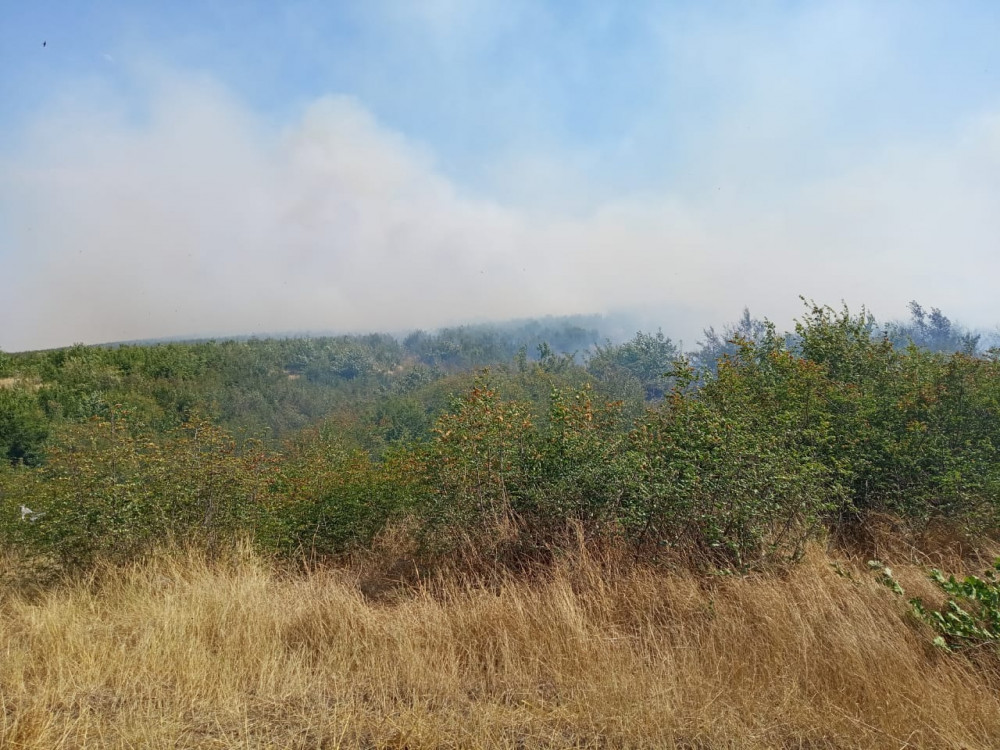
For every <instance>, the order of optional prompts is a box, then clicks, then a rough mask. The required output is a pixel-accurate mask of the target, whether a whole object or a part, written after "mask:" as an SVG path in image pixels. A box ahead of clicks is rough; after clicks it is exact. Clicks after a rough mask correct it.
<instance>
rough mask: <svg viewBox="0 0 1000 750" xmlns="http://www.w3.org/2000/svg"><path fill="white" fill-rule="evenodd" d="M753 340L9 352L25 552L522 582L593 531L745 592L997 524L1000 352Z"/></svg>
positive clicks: (14, 515)
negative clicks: (726, 570)
mask: <svg viewBox="0 0 1000 750" xmlns="http://www.w3.org/2000/svg"><path fill="white" fill-rule="evenodd" d="M932 323H933V321H932ZM938 323H940V321H938ZM938 323H933V324H934V325H938ZM928 325H929V324H928ZM938 327H939V328H940V325H938ZM730 333H732V338H730V339H729V340H728V341H727V342H725V344H724V345H722V344H721V343H720V342H719V341H717V340H714V339H713V340H711V341H709V342H708V344H706V346H708V345H709V344H710V345H711V346H709V347H708V348H703V351H702V352H701V353H699V355H698V357H696V358H694V359H692V360H689V359H685V358H684V357H682V356H681V355H680V354H679V353H678V351H677V350H676V348H675V347H674V346H673V344H672V343H671V342H670V341H669V339H666V338H665V337H663V336H662V334H657V335H652V336H650V335H645V334H639V335H638V336H636V337H635V338H634V339H632V340H631V341H627V342H625V343H624V344H621V345H609V346H606V347H598V348H597V349H596V350H595V353H594V355H593V356H592V357H590V359H589V361H588V363H587V365H586V366H582V365H580V364H579V363H577V361H576V358H575V356H574V355H572V354H567V353H557V352H556V351H555V350H553V349H552V348H551V347H549V346H546V345H539V346H538V347H537V351H538V356H537V358H534V359H530V360H529V359H528V357H527V352H526V349H525V348H524V346H523V345H522V346H521V347H520V348H518V349H516V350H513V351H514V353H513V355H511V354H510V352H511V347H512V346H513V344H515V343H518V340H517V339H511V338H509V337H507V338H505V337H504V335H501V333H500V332H498V331H497V330H492V329H483V330H479V331H478V332H477V330H476V329H453V330H452V331H451V332H448V333H447V334H446V335H440V336H430V335H426V334H420V335H415V336H413V337H410V339H407V340H406V341H405V342H403V343H401V344H400V343H397V342H396V341H395V340H394V339H391V338H390V337H380V336H372V337H342V338H338V339H332V338H329V339H317V340H289V341H280V342H225V343H222V344H212V343H204V344H187V345H168V346H157V347H120V348H118V349H92V348H86V347H73V348H71V349H67V350H63V351H60V352H48V353H39V354H33V355H26V356H23V357H21V356H15V357H10V358H9V359H8V360H5V364H4V367H5V368H6V370H7V372H9V373H13V374H12V375H11V376H10V377H8V379H7V383H8V384H9V385H11V386H12V387H5V388H3V389H0V451H2V452H3V455H4V457H5V461H4V462H3V463H4V468H3V470H2V472H0V493H2V494H0V498H2V503H3V505H2V511H3V512H2V516H0V543H2V544H3V545H4V546H6V547H8V548H16V549H18V550H20V551H21V553H22V554H24V555H26V556H27V557H31V558H33V559H36V560H44V561H47V563H51V564H55V565H57V566H62V567H63V568H72V567H81V566H86V565H88V564H90V562H91V561H93V560H94V559H96V558H98V557H113V558H117V559H122V560H124V559H129V558H132V557H135V556H137V555H142V554H145V552H146V551H148V550H149V549H151V548H153V547H154V546H156V545H157V544H159V543H162V542H163V540H165V539H168V538H171V537H174V538H182V539H185V540H190V541H194V542H197V543H200V544H205V545H208V546H213V545H219V544H221V543H223V542H224V541H227V540H231V539H234V538H236V537H241V536H249V537H251V538H252V539H254V540H255V541H256V543H257V544H258V546H260V547H261V548H264V549H267V550H270V551H273V552H276V553H281V554H286V555H292V554H315V555H337V554H342V553H345V552H349V551H350V550H352V549H356V548H358V547H366V546H368V545H370V544H372V542H373V540H375V539H377V538H378V536H379V534H380V533H381V532H382V531H383V530H384V529H385V528H386V526H387V524H390V523H392V522H394V521H400V522H402V521H405V524H402V525H405V526H406V528H409V529H413V530H415V532H416V533H415V536H414V539H413V541H414V543H415V544H416V543H419V544H422V545H423V546H424V547H423V553H424V554H428V555H441V554H447V553H449V552H451V551H454V550H456V549H457V548H460V547H461V548H463V549H466V550H473V551H478V552H480V553H484V554H487V555H489V556H495V557H498V558H503V559H518V558H519V557H523V556H533V555H539V554H547V551H548V550H551V549H552V548H553V547H554V546H555V545H558V544H559V542H560V539H561V538H563V536H564V535H565V532H566V530H567V528H568V527H569V526H572V527H573V528H574V529H577V530H582V531H583V532H584V533H585V534H587V535H590V536H592V537H597V536H600V537H602V538H608V539H613V540H614V541H615V542H616V543H617V544H623V545H627V546H628V548H629V549H631V550H632V551H633V552H634V554H635V555H636V556H637V557H639V558H641V559H647V560H650V561H655V560H658V559H661V558H663V557H664V556H670V555H673V554H675V552H676V551H678V550H680V551H684V552H691V551H697V552H698V553H699V554H700V555H701V557H702V559H707V560H713V561H715V562H716V563H717V564H719V565H722V566H725V567H736V568H740V569H745V568H749V567H753V566H756V565H759V564H762V563H766V562H768V561H772V560H787V559H794V558H795V557H796V556H798V555H799V554H800V553H801V551H802V549H803V545H804V543H805V542H806V541H807V540H808V539H809V538H811V537H813V536H815V535H819V534H822V533H824V531H825V530H826V529H828V528H830V527H837V528H838V529H840V530H848V531H849V529H850V528H851V526H852V525H853V524H857V523H860V522H862V521H863V519H864V518H865V516H866V515H867V514H869V513H872V512H880V513H885V512H888V513H891V514H894V515H895V516H896V517H898V518H900V519H901V520H903V521H904V522H907V523H911V524H914V525H919V524H924V523H926V522H927V521H929V520H930V519H932V518H939V517H945V518H948V519H950V520H951V521H952V522H953V523H957V524H961V525H965V526H966V527H968V528H970V529H972V530H974V531H977V532H979V533H991V532H992V531H993V530H994V529H996V527H997V522H998V518H1000V516H998V511H1000V503H998V499H1000V452H998V447H1000V361H998V359H997V357H996V356H994V355H993V354H990V353H987V354H976V353H975V352H973V351H968V350H967V351H964V352H952V353H948V352H943V351H931V350H929V349H928V348H923V347H919V346H917V345H916V343H913V342H911V343H910V344H909V345H907V346H905V347H901V346H900V345H899V342H898V340H895V339H894V338H893V337H892V336H891V335H890V334H891V333H892V330H891V329H889V328H880V327H879V326H878V325H877V324H876V322H875V320H874V318H873V317H872V316H871V315H870V314H869V313H868V312H867V311H865V310H862V311H861V312H860V313H859V314H852V313H851V312H850V311H849V310H847V309H846V308H844V309H841V310H835V309H832V308H828V307H821V306H818V305H813V304H809V305H808V306H807V308H806V313H805V315H804V316H803V317H802V319H801V320H800V321H799V322H798V323H797V324H796V327H795V331H794V332H793V333H791V334H779V333H778V332H777V331H776V329H775V328H774V326H773V325H771V324H769V323H767V322H766V321H754V320H752V319H751V318H750V317H749V315H746V316H745V318H744V320H743V321H742V323H741V324H740V325H739V326H738V327H736V328H734V329H732V330H731V331H730ZM567 335H568V336H569V337H570V338H572V336H576V335H582V334H579V333H578V332H570V333H568V334H567ZM713 342H714V343H713ZM452 346H455V347H457V350H458V351H459V352H460V353H462V356H461V357H459V359H449V358H448V357H449V356H450V355H447V351H448V350H449V347H452ZM708 349H712V351H716V352H717V355H718V359H717V360H716V361H715V362H714V363H713V364H712V366H711V367H708V366H706V362H705V361H704V357H705V356H706V355H705V352H706V351H708ZM418 351H419V352H420V355H419V357H420V358H422V359H424V360H425V362H423V363H422V362H420V361H417V360H416V359H414V354H413V353H414V352H418ZM497 352H500V353H501V354H502V355H503V356H511V359H509V360H508V361H503V362H499V363H497V364H496V365H495V366H494V367H493V368H492V369H491V370H490V371H489V373H487V374H480V375H479V376H475V375H474V374H473V373H471V372H468V371H464V372H453V373H450V374H448V373H446V370H445V369H442V368H443V367H444V366H447V368H448V369H452V368H454V367H457V365H456V363H457V362H459V360H461V361H465V362H469V361H473V360H478V359H481V358H485V357H490V356H494V355H495V354H496V353H497ZM498 356H499V355H498ZM463 357H464V359H462V358H463ZM426 362H433V363H434V364H426ZM644 397H645V399H650V398H653V399H655V402H654V403H645V404H644V403H643V402H644ZM255 435H260V436H263V437H264V438H265V439H264V440H258V439H254V436H255ZM43 459H44V460H43ZM14 464H16V465H14ZM32 464H34V465H32ZM21 505H24V506H26V507H28V508H30V509H31V510H32V511H36V512H37V513H39V514H43V515H39V516H37V517H36V516H29V517H26V518H25V519H22V518H21V513H20V511H19V510H18V509H19V506H21ZM31 518H34V520H30V519H31Z"/></svg>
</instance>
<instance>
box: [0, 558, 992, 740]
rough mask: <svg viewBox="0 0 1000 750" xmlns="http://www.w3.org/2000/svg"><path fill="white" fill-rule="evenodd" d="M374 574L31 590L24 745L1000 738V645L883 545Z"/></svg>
mask: <svg viewBox="0 0 1000 750" xmlns="http://www.w3.org/2000/svg"><path fill="white" fill-rule="evenodd" d="M361 571H362V568H361V567H358V566H355V567H352V566H349V565H348V566H344V567H341V568H337V569H325V570H314V571H312V572H306V573H303V572H289V571H287V570H286V571H282V570H281V569H280V568H278V567H276V566H274V565H272V564H270V563H268V562H266V561H263V560H260V559H258V558H256V557H254V556H253V555H251V554H248V553H241V554H234V555H233V556H232V558H231V559H228V560H226V561H223V562H219V561H215V562H209V561H207V560H206V559H205V558H204V557H203V556H200V555H198V554H189V553H179V552H174V553H171V554H166V555H163V556H162V557H160V558H158V559H156V560H153V561H150V562H147V563H144V564H143V565H139V566H134V567H131V568H128V569H125V570H102V571H99V572H98V574H96V575H94V576H92V577H90V578H88V579H85V580H76V581H70V582H64V583H63V584H60V585H56V586H54V587H50V588H46V589H43V590H35V591H31V590H28V589H24V588H23V587H22V588H17V587H9V588H8V589H6V590H5V592H4V594H3V599H2V602H0V648H2V651H0V705H2V707H3V711H2V715H0V747H3V748H10V749H14V748H45V749H46V750H54V749H56V748H80V747H98V748H188V747H191V748H229V747H237V748H272V747H273V748H339V747H372V748H375V747H389V748H414V749H415V748H465V747H469V748H475V747H490V748H492V747H496V748H535V747H538V748H568V747H605V748H611V747H653V748H906V747H914V748H916V747H926V748H987V747H1000V693H998V690H997V688H998V685H1000V679H998V675H997V672H996V669H995V662H994V660H993V659H992V658H991V657H988V656H980V657H979V658H976V659H970V658H969V657H967V656H964V655H953V654H948V653H944V652H941V651H938V650H936V649H935V648H934V647H933V646H931V645H930V641H931V634H930V633H929V631H928V630H927V629H926V628H925V627H924V626H920V625H918V624H916V623H915V622H913V621H912V619H910V618H908V617H907V616H906V609H907V605H906V602H905V599H903V598H901V597H898V596H897V595H895V594H893V593H892V592H891V591H890V590H888V589H887V588H886V587H885V586H882V585H880V584H879V583H877V582H876V581H875V580H874V576H873V575H872V574H871V572H870V571H869V570H868V569H867V568H866V566H865V564H864V559H863V557H858V558H857V559H850V558H848V557H847V556H846V555H843V554H837V553H833V552H829V551H827V550H825V549H822V548H819V547H817V548H814V549H812V550H810V552H809V554H808V555H807V558H806V559H805V560H804V561H803V562H801V563H799V564H797V565H795V566H792V567H790V568H787V569H784V570H777V571H772V572H770V573H766V574H758V575H754V576H748V577H735V576H707V575H705V574H693V573H687V572H678V571H674V572H665V571H650V570H647V569H640V568H636V567H634V566H633V567H631V568H625V567H621V566H618V567H617V568H616V569H610V568H609V567H608V566H607V565H600V564H598V563H596V562H594V561H593V560H592V559H589V558H588V557H587V556H586V555H582V554H581V555H577V556H575V557H573V558H572V559H567V560H566V561H565V562H564V563H562V564H558V565H556V566H554V567H553V568H550V569H549V570H548V571H547V572H546V573H544V574H538V575H534V576H522V577H521V578H519V579H516V580H515V579H510V580H508V581H506V582H502V581H501V582H497V581H496V580H495V579H494V581H493V583H491V584H490V585H472V584H470V583H468V582H467V581H466V582H465V583H461V582H460V580H459V579H458V578H457V577H452V578H450V579H449V578H448V577H444V578H443V579H438V580H437V581H436V582H432V583H429V584H424V585H421V586H412V585H410V586H406V587H398V588H396V589H391V590H388V591H382V592H381V593H380V594H379V595H378V596H377V597H373V596H372V594H371V591H372V590H373V588H378V587H377V586H376V587H373V586H372V585H371V581H370V580H365V575H369V574H366V573H363V572H361ZM895 573H896V576H897V578H898V579H899V580H900V582H901V583H902V584H903V585H904V587H906V589H907V595H921V596H924V597H927V598H929V599H933V598H934V591H933V587H932V585H931V584H930V583H929V582H927V580H926V574H925V568H924V567H922V566H918V565H916V564H914V563H907V562H902V563H901V564H898V565H897V566H896V568H895ZM449 581H450V582H449Z"/></svg>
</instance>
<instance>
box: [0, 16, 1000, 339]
mask: <svg viewBox="0 0 1000 750" xmlns="http://www.w3.org/2000/svg"><path fill="white" fill-rule="evenodd" d="M997 39H1000V5H997V4H996V3H993V2H979V3H976V2H954V3H937V2H934V3H931V2H926V3H917V2H907V3H902V2H900V3H892V2H882V3H872V2H863V3H851V2H759V3H753V2H732V3H724V2H719V3H704V2H672V3H671V2H641V1H636V2H631V3H617V4H613V3H607V2H548V3H544V2H520V1H519V0H507V1H504V2H502V1H500V0H468V1H467V2H461V1H460V0H429V1H428V2H424V3H419V2H387V1H385V2H383V1H379V0H369V1H368V2H293V3H250V2H202V3H193V2H169V3H167V2H161V3H148V2H147V3H143V2H128V3H125V2H92V3H87V2H79V3H77V2H73V3H70V2H65V1H64V2H46V1H37V0H36V1H35V2H31V3H23V2H12V1H11V0H0V306H2V308H3V316H4V320H5V321H7V324H6V325H3V326H0V347H2V348H4V349H8V350H12V349H14V350H16V349H22V348H34V347H42V346H55V345H63V344H69V343H71V342H73V341H85V342H97V341H106V340H115V339H124V338H138V337H146V336H168V335H178V334H224V333H244V332H251V331H252V332H266V331H283V330H306V329H311V330H321V329H342V330H368V329H375V328H379V329H386V328H388V329H394V330H395V329H400V328H407V327H411V326H418V325H419V326H434V325H440V324H445V323H454V322H461V321H465V320H478V319H488V318H498V317H515V316H524V315H538V314H550V313H572V312H602V311H609V310H622V309H634V310H640V311H645V313H648V314H649V315H650V316H652V317H653V318H655V320H656V321H657V322H658V323H660V324H662V325H663V327H664V330H665V331H666V332H667V333H672V334H673V335H675V336H680V337H683V338H684V339H685V340H686V341H687V342H690V343H693V341H694V339H695V338H697V335H698V331H699V329H700V327H701V326H703V325H708V324H716V325H718V324H719V323H722V322H725V321H726V320H730V319H734V318H735V317H737V316H738V314H739V311H740V310H741V309H742V307H743V306H744V305H750V306H751V309H752V310H753V311H754V312H755V313H759V314H761V315H768V316H770V317H772V318H774V319H775V320H777V321H778V322H779V323H781V324H788V323H789V322H790V320H791V318H792V316H794V315H795V314H796V313H797V312H798V311H799V309H800V303H799V301H798V295H800V294H804V295H806V296H811V297H815V298H816V299H817V300H819V301H823V302H829V303H832V304H838V303H839V302H840V300H845V301H847V302H848V303H850V304H852V305H859V304H862V303H864V304H867V305H868V306H870V307H871V308H873V309H874V310H875V311H876V313H879V314H881V315H882V317H892V316H894V315H901V314H903V313H904V311H905V304H906V302H907V301H908V300H910V299H913V298H916V299H919V300H920V301H922V302H923V303H924V304H925V305H927V306H940V307H942V308H943V309H944V310H945V312H946V313H950V314H952V315H953V316H954V317H957V318H960V319H961V320H963V321H964V322H966V323H968V324H970V325H975V326H981V327H984V328H991V327H995V326H996V325H997V323H1000V312H997V308H996V306H995V303H994V298H995V294H994V291H993V284H992V283H991V280H992V279H995V278H996V276H997V274H996V272H997V271H1000V45H997V44H996V40H997ZM43 41H44V42H46V44H45V47H44V48H43V47H42V42H43ZM12 321H17V323H16V324H13V323H12Z"/></svg>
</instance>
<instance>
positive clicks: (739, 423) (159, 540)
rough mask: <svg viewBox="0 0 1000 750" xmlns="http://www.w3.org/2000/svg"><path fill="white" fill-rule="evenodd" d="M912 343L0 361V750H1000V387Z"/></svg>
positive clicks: (935, 325) (141, 349) (276, 347)
mask: <svg viewBox="0 0 1000 750" xmlns="http://www.w3.org/2000/svg"><path fill="white" fill-rule="evenodd" d="M912 312H913V317H912V319H911V321H910V322H909V323H906V324H890V325H885V326H880V325H878V324H877V322H876V321H875V320H874V318H873V317H872V316H871V315H870V314H869V313H867V312H866V311H861V312H860V313H851V312H850V311H848V310H846V309H844V310H835V309H831V308H827V307H821V306H817V305H812V304H809V305H807V306H806V308H805V312H804V314H803V317H802V318H801V319H800V321H799V322H798V323H797V324H796V327H795V330H794V331H791V332H788V333H779V332H778V331H777V330H776V329H775V328H774V326H772V325H770V324H769V323H767V322H766V321H757V320H754V319H752V318H751V317H750V316H749V314H747V315H745V316H744V318H743V320H741V321H740V322H739V323H738V324H736V325H734V326H732V327H730V328H727V329H726V330H724V331H722V332H715V331H711V330H710V331H707V332H706V336H705V340H704V342H703V344H702V345H701V347H700V349H698V350H696V351H693V352H688V353H683V352H681V351H679V349H678V347H676V346H675V345H674V344H673V342H671V341H670V339H668V338H666V337H665V336H663V334H661V333H657V334H650V333H639V334H637V335H636V336H635V337H634V338H632V339H631V340H628V341H625V342H623V343H611V342H604V343H601V341H600V340H599V337H598V332H597V331H596V330H590V329H587V328H585V327H581V326H579V325H576V324H574V323H573V322H572V321H570V322H550V323H548V324H524V325H520V326H517V327H507V328H491V327H478V328H463V329H453V330H447V331H442V332H438V333H435V334H423V333H417V334H413V335H411V336H409V337H407V338H405V339H403V340H397V339H395V338H393V337H389V336H366V337H341V338H321V339H288V340H268V341H256V340H251V341H245V342H218V343H216V342H204V343H192V344H166V345H157V346H139V345H134V346H119V347H82V346H77V347H73V348H71V349H67V350H59V351H53V352H38V353H24V354H16V355H4V354H0V378H2V379H3V380H2V387H0V451H2V452H3V454H4V455H5V457H6V460H5V461H4V462H3V465H2V468H0V503H2V507H0V511H2V518H0V545H2V554H3V563H4V568H3V577H4V580H3V584H2V585H3V594H2V599H0V637H2V641H3V643H4V648H5V652H4V660H3V662H2V666H0V702H2V703H3V706H4V712H3V723H2V724H0V744H5V745H8V746H11V747H78V746H87V745H93V746H112V747H136V746H139V747H146V746H182V747H186V746H191V747H227V746H245V747H339V746H370V747H410V748H417V747H441V746H454V747H466V746H500V747H580V746H595V747H596V746H608V747H617V746H635V747H639V746H646V747H705V748H709V747H907V746H910V747H941V748H945V747H948V748H951V747H970V748H972V747H993V746H997V745H1000V741H998V740H997V739H996V738H998V737H1000V701H998V699H997V698H996V695H997V687H1000V670H998V667H1000V661H998V657H1000V653H998V652H997V650H996V647H995V646H994V641H996V640H997V639H998V638H1000V587H998V585H997V582H996V580H995V578H993V577H992V570H993V560H994V556H995V555H996V554H997V553H998V552H1000V547H998V546H997V545H996V544H995V542H994V540H995V539H996V538H997V534H996V532H997V528H998V520H1000V356H998V352H997V351H995V350H984V348H983V346H982V342H981V341H980V340H979V339H978V338H976V337H975V336H972V335H970V334H968V333H967V332H965V331H963V330H960V329H958V328H957V327H956V326H954V325H952V323H951V322H950V321H949V320H948V319H947V318H946V317H945V316H943V315H942V314H941V313H940V312H939V311H936V310H932V311H931V313H930V314H928V313H926V312H925V311H924V310H923V309H922V308H920V307H919V306H917V305H914V306H913V310H912ZM22 507H23V510H22ZM890 566H891V567H890ZM937 571H944V573H941V572H937ZM950 574H956V575H957V576H958V577H957V578H954V579H949V577H948V576H949V575H950Z"/></svg>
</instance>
